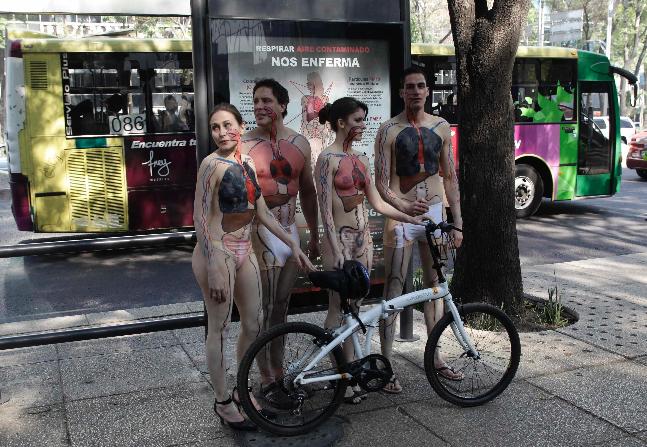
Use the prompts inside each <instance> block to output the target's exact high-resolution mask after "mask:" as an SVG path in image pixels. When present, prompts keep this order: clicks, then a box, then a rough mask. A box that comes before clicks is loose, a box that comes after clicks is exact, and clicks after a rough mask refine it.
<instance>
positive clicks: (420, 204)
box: [375, 67, 463, 393]
mask: <svg viewBox="0 0 647 447" xmlns="http://www.w3.org/2000/svg"><path fill="white" fill-rule="evenodd" d="M400 96H401V97H402V99H403V100H404V111H403V112H402V113H400V114H399V115H398V116H396V117H394V118H392V119H390V120H389V121H387V122H385V123H383V124H382V125H381V126H380V129H379V131H378V133H377V136H376V140H375V176H376V183H377V189H378V191H379V192H380V195H381V196H382V198H383V199H384V200H385V201H386V202H388V203H390V204H391V205H393V206H394V207H396V208H398V209H402V210H404V211H406V212H407V214H412V215H426V216H427V217H429V218H431V219H432V220H433V221H435V222H437V221H439V220H441V219H443V218H444V206H443V193H444V194H446V196H447V200H448V202H449V205H450V207H451V211H452V216H453V219H454V225H455V226H456V227H457V228H462V225H463V221H462V217H461V209H460V193H459V190H458V181H457V178H456V171H455V167H454V161H453V153H452V149H451V137H450V127H449V124H448V123H447V121H445V120H444V119H442V118H439V117H436V116H433V115H430V114H428V113H425V110H424V106H425V102H426V100H427V97H428V96H429V88H428V87H427V82H426V78H425V74H424V72H423V71H422V70H421V69H419V68H417V67H411V68H408V69H407V70H405V71H404V74H403V77H402V85H401V89H400ZM440 172H442V173H443V175H442V177H441V176H440V174H439V173H440ZM436 236H438V235H436ZM453 236H454V241H455V244H456V246H457V247H458V246H460V244H461V242H462V234H461V233H460V232H457V231H454V232H453ZM414 245H418V248H419V252H420V260H421V264H422V270H423V280H424V282H425V284H426V286H427V287H431V286H432V285H435V284H436V283H437V277H436V273H435V272H434V270H433V269H432V267H431V266H432V260H431V254H430V253H429V247H428V245H427V240H426V238H425V233H424V227H422V226H415V225H411V224H407V223H402V222H397V221H395V220H392V219H388V218H387V219H385V224H384V271H385V276H386V277H385V283H384V296H385V298H386V299H390V298H393V297H396V296H399V295H401V294H402V290H403V286H404V281H405V277H406V275H407V269H408V266H409V261H410V259H411V255H412V251H413V246H414ZM424 314H425V323H426V325H427V330H428V331H431V329H432V328H433V326H434V324H435V323H436V322H437V321H438V320H439V319H440V318H441V317H442V316H443V302H442V300H436V301H433V302H429V303H425V307H424ZM395 318H396V316H395V315H394V316H392V317H390V318H389V319H387V320H385V321H383V322H381V323H382V324H381V327H380V339H381V342H382V354H383V355H385V356H386V357H387V358H390V357H391V351H392V346H393V337H394V323H395ZM435 367H436V369H437V371H438V372H439V374H442V375H443V376H445V377H446V378H448V379H450V380H461V378H462V374H460V372H455V371H453V370H452V369H450V368H449V367H448V366H447V365H446V364H445V363H444V361H443V359H442V355H441V354H440V353H438V352H437V353H436V356H435ZM385 391H387V392H392V393H399V392H401V391H402V387H401V385H400V383H399V382H398V380H397V379H394V380H392V381H391V383H389V384H388V385H387V387H386V388H385Z"/></svg>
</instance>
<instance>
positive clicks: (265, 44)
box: [227, 35, 391, 291]
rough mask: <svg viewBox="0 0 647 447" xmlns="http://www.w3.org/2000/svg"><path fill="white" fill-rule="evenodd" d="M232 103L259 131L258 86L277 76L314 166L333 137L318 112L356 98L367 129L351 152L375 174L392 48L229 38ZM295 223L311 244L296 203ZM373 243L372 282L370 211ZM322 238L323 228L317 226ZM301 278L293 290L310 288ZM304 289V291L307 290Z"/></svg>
mask: <svg viewBox="0 0 647 447" xmlns="http://www.w3.org/2000/svg"><path fill="white" fill-rule="evenodd" d="M227 47H228V48H229V52H228V56H227V57H228V69H229V92H230V101H231V103H232V104H235V105H236V106H237V107H238V108H239V110H240V112H241V114H242V115H243V119H244V120H245V121H246V123H247V128H248V129H253V128H254V127H256V122H255V118H254V105H253V88H254V83H255V82H256V81H257V80H259V79H263V78H273V79H275V80H277V81H278V82H279V83H280V84H281V85H283V86H284V87H285V88H286V89H287V90H288V93H289V96H290V103H289V104H288V108H287V115H286V117H285V118H284V123H285V124H286V125H287V127H289V128H291V129H293V130H295V131H297V132H299V133H301V134H302V135H304V136H305V137H306V138H307V139H308V141H309V143H310V147H311V150H312V167H313V169H314V166H315V164H316V161H317V156H318V155H319V154H320V153H321V151H322V150H323V149H325V148H326V147H327V146H329V145H330V144H332V142H333V141H334V139H335V135H334V132H332V130H331V129H330V126H329V125H328V124H327V125H322V124H320V123H319V116H318V114H319V110H321V108H322V107H323V106H324V105H325V104H326V103H332V102H334V101H335V100H336V99H339V98H342V97H344V96H352V97H354V98H356V99H359V100H360V101H362V102H364V103H365V104H366V105H367V106H368V115H367V118H366V125H367V129H366V131H364V137H363V139H362V141H361V143H359V142H356V143H354V144H353V148H354V149H355V150H357V151H359V152H363V153H365V154H366V155H367V156H368V158H369V166H370V170H371V175H372V176H374V153H373V147H374V143H375V136H376V134H377V130H378V129H379V127H380V124H381V123H383V122H384V121H386V120H388V119H389V118H390V117H391V92H390V88H391V80H390V76H389V67H390V55H389V45H388V42H387V41H383V40H371V39H363V40H352V39H345V40H344V39H321V38H289V37H270V36H263V38H262V39H252V38H248V37H247V36H240V35H236V36H229V37H228V38H227ZM296 217H297V225H298V227H299V229H300V233H301V240H302V246H303V247H305V245H306V243H307V235H306V224H305V219H304V218H303V215H302V214H301V212H300V207H299V204H298V202H297V216H296ZM369 218H370V226H371V235H372V237H373V243H374V248H375V251H374V262H373V266H374V272H373V274H372V279H373V280H374V281H376V282H381V278H382V277H383V259H382V256H383V251H382V230H383V222H384V221H383V219H382V216H379V215H378V214H377V213H376V212H375V211H374V210H373V209H369ZM319 232H320V237H319V239H320V240H321V239H322V238H323V228H322V227H321V225H320V226H319ZM308 284H309V283H308V281H307V280H305V279H304V278H301V279H300V281H298V282H297V286H296V288H295V291H300V287H306V289H307V287H309V285H308ZM306 289H304V290H306Z"/></svg>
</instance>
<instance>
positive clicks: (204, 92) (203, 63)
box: [191, 0, 211, 166]
mask: <svg viewBox="0 0 647 447" xmlns="http://www.w3.org/2000/svg"><path fill="white" fill-rule="evenodd" d="M208 31H209V15H208V8H207V0H191V33H192V41H193V89H194V103H193V108H194V110H195V116H196V117H198V118H197V119H196V120H195V137H196V142H197V151H196V157H197V159H198V166H199V165H200V163H201V162H202V159H204V157H206V156H207V155H209V149H210V143H209V123H208V122H207V117H208V116H209V84H208V79H207V74H208V73H209V67H208V66H207V65H208V60H209V58H208V57H207V51H209V49H210V48H211V45H208V40H207V39H209V33H208Z"/></svg>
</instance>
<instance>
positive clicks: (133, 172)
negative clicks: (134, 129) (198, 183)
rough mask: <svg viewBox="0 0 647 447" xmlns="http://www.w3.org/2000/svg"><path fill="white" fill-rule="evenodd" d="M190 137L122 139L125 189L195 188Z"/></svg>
mask: <svg viewBox="0 0 647 447" xmlns="http://www.w3.org/2000/svg"><path fill="white" fill-rule="evenodd" d="M195 146H196V142H195V136H193V135H147V136H132V137H126V138H124V149H125V154H126V184H127V185H128V188H145V187H158V186H160V185H191V186H193V185H195V178H196V175H197V168H196V159H195Z"/></svg>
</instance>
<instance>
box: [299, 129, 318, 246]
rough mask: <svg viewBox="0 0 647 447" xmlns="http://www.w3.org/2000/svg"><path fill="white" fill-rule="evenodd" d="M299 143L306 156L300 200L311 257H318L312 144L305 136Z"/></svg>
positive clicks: (301, 178) (302, 171)
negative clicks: (308, 236) (308, 235)
mask: <svg viewBox="0 0 647 447" xmlns="http://www.w3.org/2000/svg"><path fill="white" fill-rule="evenodd" d="M295 142H296V141H295ZM297 144H298V145H299V149H301V151H302V152H303V155H304V158H305V163H304V165H303V169H302V170H301V176H300V177H299V200H300V203H301V210H302V211H303V217H304V218H305V220H306V223H307V224H308V230H309V231H310V240H309V241H308V254H309V256H310V259H316V258H317V257H319V218H318V216H317V192H316V190H315V185H314V181H313V179H312V162H311V158H310V157H311V155H312V153H311V151H310V144H309V143H308V140H306V139H305V138H300V139H299V140H298V143H297Z"/></svg>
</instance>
